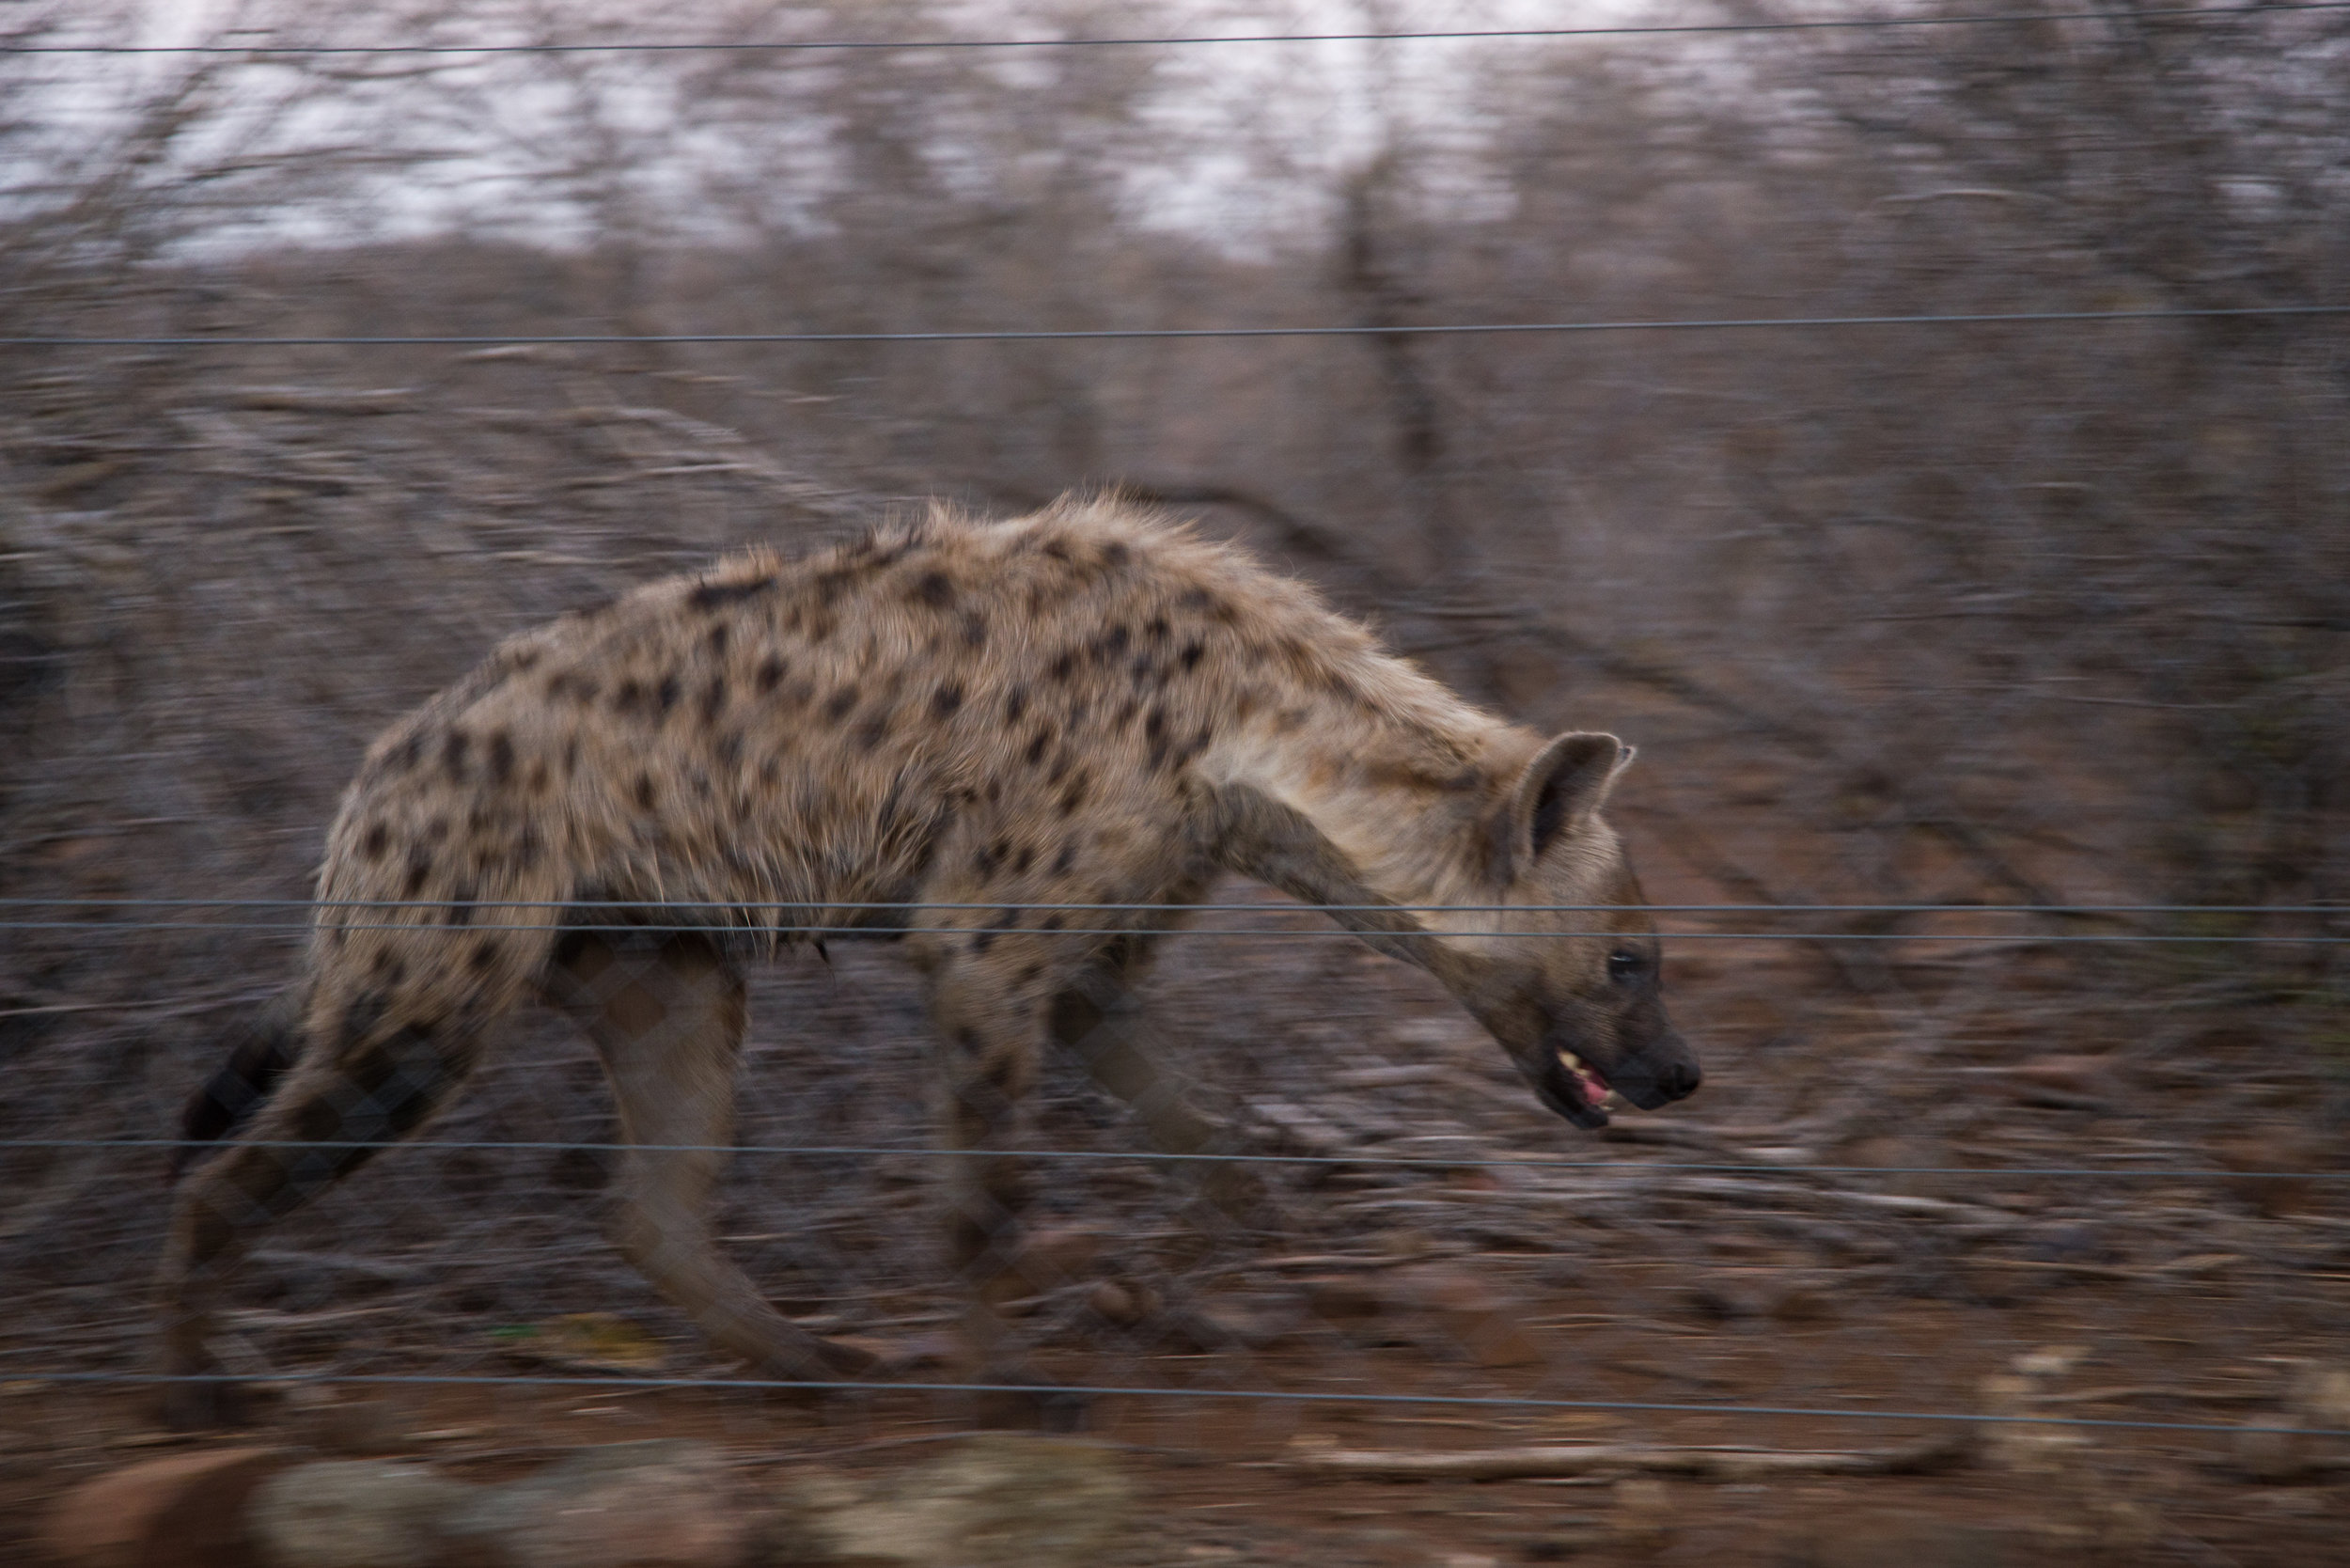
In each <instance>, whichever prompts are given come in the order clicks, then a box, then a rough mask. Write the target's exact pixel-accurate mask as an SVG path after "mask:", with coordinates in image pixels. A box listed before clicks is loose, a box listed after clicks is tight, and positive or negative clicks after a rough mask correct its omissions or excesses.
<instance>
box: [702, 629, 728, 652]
mask: <svg viewBox="0 0 2350 1568" xmlns="http://www.w3.org/2000/svg"><path fill="white" fill-rule="evenodd" d="M730 630H731V628H729V626H728V625H727V623H726V622H725V621H723V620H722V621H720V622H718V624H716V625H715V626H713V627H712V628H711V629H710V635H709V636H707V637H705V638H703V639H702V640H703V641H705V642H707V643H708V644H709V645H710V656H711V657H712V658H713V659H723V658H725V657H726V656H727V637H728V634H729V631H730Z"/></svg>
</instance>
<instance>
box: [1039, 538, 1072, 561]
mask: <svg viewBox="0 0 2350 1568" xmlns="http://www.w3.org/2000/svg"><path fill="white" fill-rule="evenodd" d="M1044 553H1045V554H1046V555H1048V556H1050V557H1053V558H1054V559H1055V560H1057V561H1064V562H1065V561H1067V560H1068V559H1069V541H1067V540H1062V539H1048V540H1046V541H1044Z"/></svg>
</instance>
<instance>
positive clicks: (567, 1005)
mask: <svg viewBox="0 0 2350 1568" xmlns="http://www.w3.org/2000/svg"><path fill="white" fill-rule="evenodd" d="M545 994H546V998H547V1000H548V1002H549V1003H551V1004H552V1005H553V1006H555V1007H556V1009H558V1010H559V1011H562V1012H564V1013H565V1014H566V1015H567V1016H569V1017H571V1018H572V1019H573V1020H575V1021H576V1022H577V1023H578V1024H579V1025H580V1026H581V1027H582V1028H584V1029H585V1030H586V1031H587V1036H588V1038H589V1039H590V1040H591V1041H593V1042H594V1043H595V1047H596V1053H597V1055H598V1056H600V1057H601V1058H603V1067H604V1072H605V1074H606V1075H607V1076H608V1077H609V1078H610V1079H611V1082H612V1091H613V1096H614V1098H615V1100H616V1101H617V1102H618V1104H619V1121H620V1139H621V1141H622V1142H623V1143H624V1144H627V1145H629V1146H630V1147H628V1148H627V1149H625V1150H624V1151H623V1152H622V1153H621V1156H620V1168H619V1175H618V1177H617V1179H616V1181H615V1183H614V1186H615V1189H616V1190H615V1196H616V1197H617V1199H618V1200H619V1210H618V1212H617V1213H616V1214H615V1215H614V1217H613V1223H612V1239H613V1241H614V1242H615V1244H616V1245H618V1246H619V1249H620V1251H621V1253H622V1254H623V1255H624V1256H626V1257H627V1259H628V1261H629V1262H632V1263H634V1264H635V1266H636V1269H637V1271H638V1272H639V1273H641V1274H642V1275H644V1277H645V1278H647V1279H649V1280H650V1281H651V1282H652V1284H653V1286H654V1287H655V1288H656V1289H658V1290H659V1291H660V1292H661V1294H664V1295H666V1296H667V1297H668V1298H669V1299H670V1300H671V1301H673V1302H675V1303H676V1304H677V1305H678V1306H680V1307H682V1308H683V1309H685V1311H686V1313H687V1314H688V1315H690V1316H691V1317H692V1318H693V1320H694V1322H695V1323H696V1324H697V1325H698V1326H699V1327H700V1328H701V1330H702V1332H703V1333H705V1334H707V1335H709V1336H710V1338H711V1339H712V1340H713V1341H716V1342H717V1343H719V1344H721V1345H723V1346H725V1347H726V1348H727V1349H728V1350H730V1351H732V1352H733V1353H734V1354H735V1355H737V1356H742V1357H743V1358H744V1360H746V1361H748V1362H750V1363H751V1365H752V1366H754V1367H756V1368H757V1369H758V1370H759V1371H760V1372H762V1373H763V1374H765V1375H767V1376H770V1377H776V1378H783V1379H787V1380H790V1381H793V1382H825V1381H829V1380H833V1379H837V1378H838V1377H840V1376H841V1375H842V1374H843V1373H846V1372H862V1371H865V1370H866V1369H867V1368H869V1367H870V1365H871V1364H872V1360H873V1357H872V1356H870V1355H867V1354H865V1353H864V1352H861V1351H857V1350H854V1349H852V1348H850V1347H848V1346H845V1345H838V1344H835V1343H833V1342H831V1341H826V1340H823V1339H820V1338H818V1337H817V1336H816V1335H814V1334H811V1333H809V1332H808V1331H807V1330H806V1329H804V1328H802V1327H800V1326H799V1325H796V1324H794V1323H792V1322H791V1320H790V1319H788V1318H786V1317H785V1316H784V1315H783V1314H782V1313H780V1312H778V1311H776V1309H775V1308H774V1307H772V1306H770V1305H768V1303H767V1301H766V1298H765V1297H763V1296H761V1295H760V1294H759V1291H758V1289H757V1287H755V1286H754V1285H753V1284H752V1283H751V1281H750V1279H749V1278H746V1277H745V1276H744V1273H743V1271H742V1270H741V1269H740V1268H739V1267H737V1266H736V1265H735V1264H734V1262H732V1261H731V1260H729V1258H727V1257H726V1256H725V1255H724V1254H723V1253H721V1252H720V1251H719V1250H718V1246H717V1241H716V1239H715V1238H714V1237H713V1235H712V1233H711V1225H710V1202H711V1195H712V1191H713V1188H714V1187H715V1186H716V1184H717V1181H718V1176H719V1173H720V1171H721V1170H722V1169H723V1168H724V1167H725V1164H726V1156H725V1155H724V1154H723V1153H721V1152H719V1151H720V1149H721V1148H722V1147H723V1146H724V1145H726V1144H727V1143H728V1142H729V1140H730V1138H731V1135H732V1130H733V1125H734V1074H735V1064H736V1059H737V1058H738V1056H739V1055H740V1052H741V1049H742V1043H743V1031H744V1026H745V1024H746V1022H747V1011H746V1009H745V1006H744V994H743V977H742V974H741V972H740V971H739V970H737V969H736V968H735V967H734V965H733V964H730V963H729V962H728V961H727V959H726V957H725V955H724V954H722V953H721V952H720V951H719V950H718V949H717V948H716V947H715V946H714V945H713V944H712V943H711V942H710V941H709V940H708V939H706V938H703V937H701V936H698V935H694V934H691V933H666V934H665V933H634V934H633V933H629V932H627V931H625V930H592V931H573V932H571V933H567V934H566V935H565V936H564V938H563V939H562V941H561V942H560V943H558V944H557V946H556V955H555V963H554V964H553V965H552V967H551V968H550V969H549V971H548V976H547V980H546V981H545Z"/></svg>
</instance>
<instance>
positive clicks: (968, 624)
mask: <svg viewBox="0 0 2350 1568" xmlns="http://www.w3.org/2000/svg"><path fill="white" fill-rule="evenodd" d="M963 645H964V647H965V648H985V647H986V646H987V617H985V616H983V615H981V614H979V611H977V610H973V611H971V612H969V613H968V614H966V615H965V616H964V618H963Z"/></svg>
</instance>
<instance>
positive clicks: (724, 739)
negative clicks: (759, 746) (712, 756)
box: [712, 729, 743, 768]
mask: <svg viewBox="0 0 2350 1568" xmlns="http://www.w3.org/2000/svg"><path fill="white" fill-rule="evenodd" d="M712 749H713V750H714V751H715V752H716V753H717V756H718V760H719V761H721V762H723V763H725V764H726V765H727V766H728V767H729V768H730V767H733V766H735V765H736V764H737V763H739V762H741V761H742V760H743V731H741V730H740V729H729V730H728V731H727V732H726V733H725V734H723V735H721V736H719V737H718V744H717V745H715V746H714V747H713V748H712Z"/></svg>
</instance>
